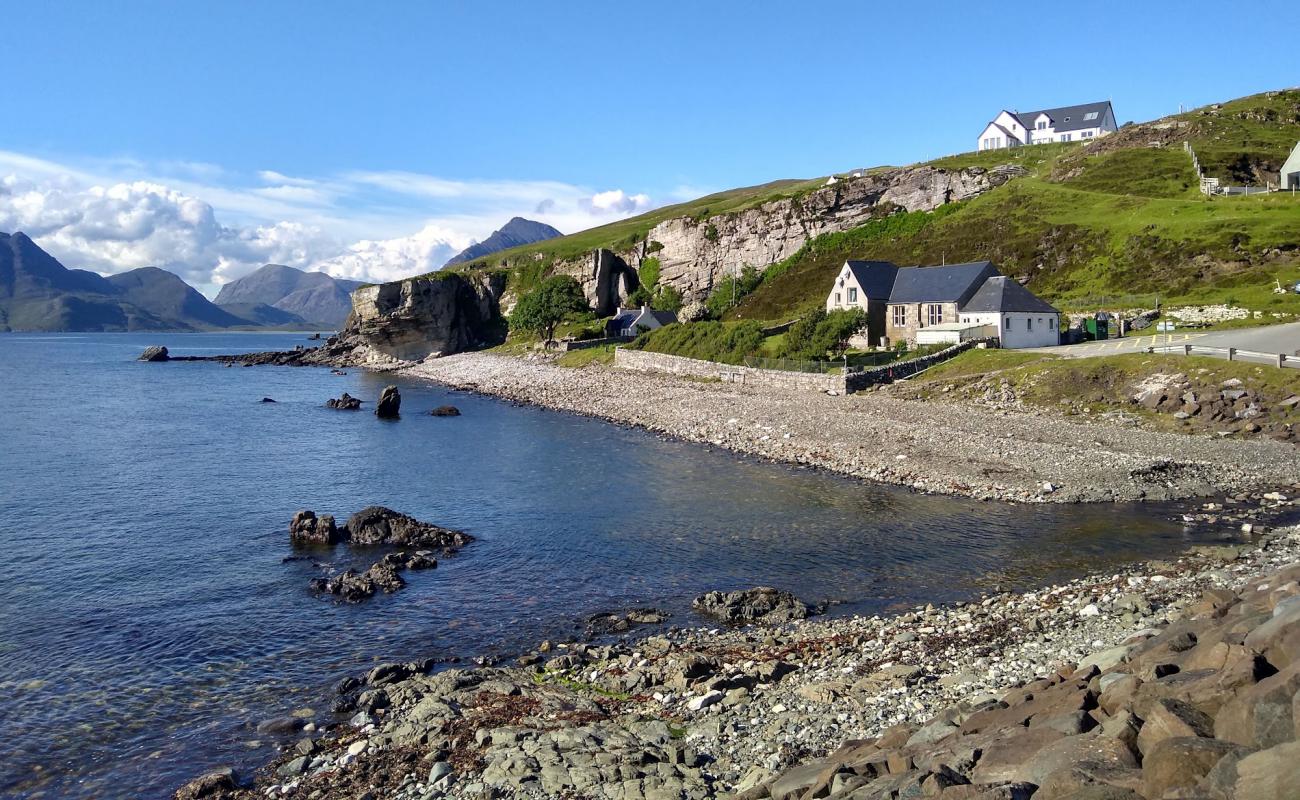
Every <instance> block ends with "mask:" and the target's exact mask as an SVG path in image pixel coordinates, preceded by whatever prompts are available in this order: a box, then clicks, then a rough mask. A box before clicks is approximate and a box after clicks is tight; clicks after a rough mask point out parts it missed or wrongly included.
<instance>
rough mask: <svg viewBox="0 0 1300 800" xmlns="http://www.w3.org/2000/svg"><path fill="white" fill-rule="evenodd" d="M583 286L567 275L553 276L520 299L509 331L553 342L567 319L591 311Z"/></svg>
mask: <svg viewBox="0 0 1300 800" xmlns="http://www.w3.org/2000/svg"><path fill="white" fill-rule="evenodd" d="M590 310H591V309H590V307H589V306H588V305H587V298H586V296H585V295H584V294H583V293H582V286H580V285H579V284H578V282H577V281H576V280H574V279H573V278H572V277H570V276H568V275H555V276H553V277H550V278H547V279H546V280H544V281H542V282H541V283H540V284H539V285H538V286H537V288H536V289H533V290H532V291H531V292H529V293H528V294H525V295H524V296H523V297H521V298H519V302H518V303H517V304H515V310H514V313H512V314H511V315H510V327H511V328H513V329H516V330H522V331H528V332H529V333H535V334H537V335H539V336H541V337H542V339H543V340H544V341H550V340H551V339H553V338H555V328H556V327H557V326H558V325H559V324H560V323H561V322H564V321H565V320H566V319H568V318H569V317H571V316H573V315H575V314H582V313H585V312H588V311H590Z"/></svg>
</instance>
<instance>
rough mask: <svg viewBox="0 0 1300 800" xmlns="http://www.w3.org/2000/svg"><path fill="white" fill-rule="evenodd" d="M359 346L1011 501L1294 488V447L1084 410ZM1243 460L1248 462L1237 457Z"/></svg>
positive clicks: (510, 390)
mask: <svg viewBox="0 0 1300 800" xmlns="http://www.w3.org/2000/svg"><path fill="white" fill-rule="evenodd" d="M367 362H368V360H367V359H362V360H360V361H359V362H353V363H352V364H351V366H359V367H367V368H378V369H382V370H384V371H392V372H395V373H396V374H399V375H402V376H404V377H411V378H419V379H422V380H428V381H432V382H434V383H437V384H440V385H443V386H446V387H448V388H452V389H456V390H460V391H469V392H474V393H477V394H481V395H486V396H491V397H497V398H500V399H505V400H509V401H512V402H516V403H523V404H527V405H534V406H539V407H542V408H547V409H550V410H554V411H563V412H568V413H574V414H580V415H582V416H587V417H594V418H597V419H602V420H604V421H606V422H611V423H614V424H618V425H626V426H631V427H636V428H641V429H643V430H647V431H649V432H651V433H655V434H658V435H664V436H668V437H671V438H674V439H677V440H680V441H686V442H692V443H696V444H707V445H710V446H714V447H722V448H725V449H729V450H732V451H735V452H738V453H742V454H745V455H749V456H755V457H759V458H762V459H764V460H768V461H773V462H780V463H785V464H792V465H796V466H806V467H817V468H820V469H825V470H828V471H830V472H834V473H836V474H839V475H846V476H849V477H854V478H859V479H865V480H870V481H875V482H878V483H884V484H890V485H895V486H904V487H908V488H911V489H915V490H918V491H921V492H927V493H934V494H950V495H958V496H964V497H970V498H973V499H979V500H1000V501H1008V502H1058V503H1073V502H1124V501H1137V500H1156V501H1166V500H1186V499H1193V498H1201V497H1212V496H1216V495H1220V494H1229V495H1231V494H1236V493H1239V492H1251V491H1270V490H1273V489H1276V488H1278V487H1286V488H1288V489H1289V488H1292V487H1295V486H1296V485H1297V481H1298V480H1300V450H1297V449H1296V448H1295V447H1293V446H1291V445H1286V444H1281V443H1277V442H1271V441H1244V440H1232V439H1225V438H1210V437H1206V436H1189V435H1184V434H1176V433H1163V432H1155V431H1145V430H1135V429H1132V428H1125V427H1120V426H1118V425H1112V424H1109V423H1106V422H1102V421H1096V422H1092V423H1089V424H1084V423H1080V422H1077V421H1073V420H1064V419H1060V418H1057V417H1053V416H1051V415H1050V414H1048V413H1047V412H1033V411H1008V410H1000V409H987V408H980V407H975V406H972V405H969V404H957V403H947V402H934V401H921V400H907V399H899V398H894V397H889V396H887V394H886V393H883V392H875V393H867V394H854V395H850V396H847V397H839V396H835V397H832V396H827V395H822V394H815V393H805V394H794V393H782V392H775V391H770V390H762V389H759V388H756V387H747V386H738V385H735V384H721V383H705V382H699V381H692V380H688V379H683V378H679V377H674V376H667V375H658V374H647V373H640V372H631V371H627V370H621V369H617V368H613V367H586V368H576V369H575V368H566V367H559V366H555V365H553V364H549V363H539V362H536V361H526V360H523V359H518V358H512V357H506V356H498V355H493V354H488V353H461V354H457V355H454V356H447V357H445V358H439V359H432V360H428V361H425V362H421V363H417V364H413V365H410V364H407V365H402V364H394V363H391V362H388V363H384V362H376V361H374V360H369V363H367ZM1246 465H1249V466H1246Z"/></svg>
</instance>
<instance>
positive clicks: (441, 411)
mask: <svg viewBox="0 0 1300 800" xmlns="http://www.w3.org/2000/svg"><path fill="white" fill-rule="evenodd" d="M429 413H430V414H432V415H433V416H435V417H459V416H460V409H459V408H456V407H455V406H438V407H437V408H435V409H434V410H432V411H430V412H429Z"/></svg>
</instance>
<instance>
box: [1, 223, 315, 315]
mask: <svg viewBox="0 0 1300 800" xmlns="http://www.w3.org/2000/svg"><path fill="white" fill-rule="evenodd" d="M260 327H286V328H307V327H310V326H309V325H308V324H307V321H305V320H304V319H303V318H302V317H299V316H298V315H296V314H293V313H290V312H287V311H284V310H281V309H278V308H275V307H272V306H270V305H266V304H260V303H248V304H243V305H238V306H231V307H229V308H222V307H220V306H218V305H216V304H215V303H213V302H211V301H210V300H208V299H207V298H206V297H204V296H203V295H202V294H200V293H199V292H198V291H197V290H196V289H194V288H193V287H192V286H190V285H189V284H187V283H186V282H185V281H183V280H181V278H180V277H179V276H177V275H174V274H172V273H170V272H168V271H167V270H164V269H159V268H157V267H141V268H140V269H133V270H129V271H127V272H122V273H119V274H117V275H111V276H109V277H107V278H105V277H103V276H101V275H99V274H97V273H94V272H89V271H87V270H83V269H68V268H67V267H65V266H63V265H62V264H60V263H59V261H58V259H56V258H54V256H51V255H50V254H49V253H47V252H45V251H44V250H42V249H41V248H40V247H39V246H38V245H37V244H36V243H35V242H33V241H32V240H31V237H29V236H27V235H26V234H24V233H22V232H18V233H14V234H12V235H11V234H7V233H0V331H147V330H184V331H203V330H220V329H230V328H260Z"/></svg>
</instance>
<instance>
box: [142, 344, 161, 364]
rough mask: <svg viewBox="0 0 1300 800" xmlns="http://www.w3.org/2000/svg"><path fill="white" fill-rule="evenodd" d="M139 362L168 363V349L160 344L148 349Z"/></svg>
mask: <svg viewBox="0 0 1300 800" xmlns="http://www.w3.org/2000/svg"><path fill="white" fill-rule="evenodd" d="M139 360H140V361H166V360H167V348H166V347H163V346H162V345H158V344H156V345H154V346H152V347H146V348H145V349H144V352H143V353H141V354H140V358H139Z"/></svg>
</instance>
